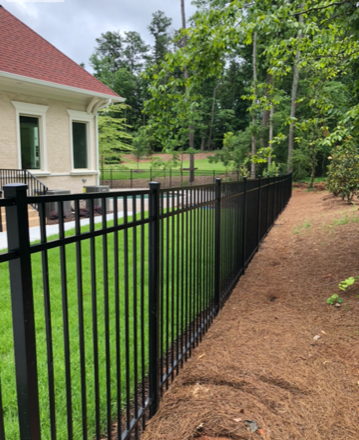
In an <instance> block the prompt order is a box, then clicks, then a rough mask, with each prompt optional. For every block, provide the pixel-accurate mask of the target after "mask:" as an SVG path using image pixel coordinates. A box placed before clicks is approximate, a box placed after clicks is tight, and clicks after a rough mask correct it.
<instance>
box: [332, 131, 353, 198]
mask: <svg viewBox="0 0 359 440" xmlns="http://www.w3.org/2000/svg"><path fill="white" fill-rule="evenodd" d="M328 170H329V171H328V178H327V185H326V186H327V189H328V191H330V192H331V193H332V194H334V195H335V196H340V197H341V198H342V200H344V199H346V200H347V201H348V203H349V202H350V201H351V200H352V199H353V197H354V196H356V195H358V193H359V191H358V190H359V152H358V149H357V147H356V146H355V145H354V143H353V142H352V138H347V139H345V141H344V142H343V144H342V145H340V146H337V147H336V148H335V149H334V150H333V153H332V156H331V164H330V165H329V167H328Z"/></svg>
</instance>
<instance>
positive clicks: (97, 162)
mask: <svg viewBox="0 0 359 440" xmlns="http://www.w3.org/2000/svg"><path fill="white" fill-rule="evenodd" d="M111 102H112V99H109V100H108V101H105V103H102V104H97V105H96V106H95V108H94V109H93V112H94V113H95V127H96V134H95V139H96V141H95V142H96V171H97V178H96V180H97V185H100V161H99V142H98V113H97V112H98V111H99V110H101V109H102V108H105V107H108V106H109V105H110V104H111Z"/></svg>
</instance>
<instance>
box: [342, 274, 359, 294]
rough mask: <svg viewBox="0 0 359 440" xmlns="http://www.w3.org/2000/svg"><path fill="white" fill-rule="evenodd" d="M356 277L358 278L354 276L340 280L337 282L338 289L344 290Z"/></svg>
mask: <svg viewBox="0 0 359 440" xmlns="http://www.w3.org/2000/svg"><path fill="white" fill-rule="evenodd" d="M357 279H359V277H357V278H354V277H350V278H347V279H346V280H344V281H341V282H340V283H339V284H338V287H339V289H340V290H344V291H345V290H346V289H347V288H348V287H349V286H352V285H353V284H354V283H355V281H356V280H357Z"/></svg>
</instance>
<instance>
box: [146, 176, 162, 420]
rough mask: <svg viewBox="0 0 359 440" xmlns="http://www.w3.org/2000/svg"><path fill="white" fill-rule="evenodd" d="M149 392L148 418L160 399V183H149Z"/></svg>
mask: <svg viewBox="0 0 359 440" xmlns="http://www.w3.org/2000/svg"><path fill="white" fill-rule="evenodd" d="M149 218H150V224H149V260H148V261H149V292H148V309H149V336H150V337H149V376H150V377H149V391H150V399H153V400H152V404H151V407H150V417H153V416H154V415H155V413H156V412H157V409H158V404H159V398H160V377H161V366H160V327H159V320H160V295H159V282H160V281H159V270H160V264H159V258H160V183H158V182H150V195H149Z"/></svg>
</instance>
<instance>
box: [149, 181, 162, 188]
mask: <svg viewBox="0 0 359 440" xmlns="http://www.w3.org/2000/svg"><path fill="white" fill-rule="evenodd" d="M160 186H161V183H160V182H150V189H157V188H159V187H160Z"/></svg>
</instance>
